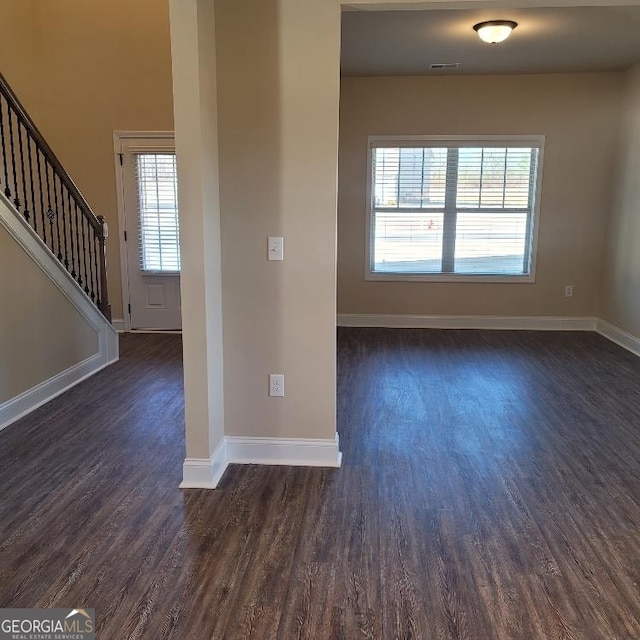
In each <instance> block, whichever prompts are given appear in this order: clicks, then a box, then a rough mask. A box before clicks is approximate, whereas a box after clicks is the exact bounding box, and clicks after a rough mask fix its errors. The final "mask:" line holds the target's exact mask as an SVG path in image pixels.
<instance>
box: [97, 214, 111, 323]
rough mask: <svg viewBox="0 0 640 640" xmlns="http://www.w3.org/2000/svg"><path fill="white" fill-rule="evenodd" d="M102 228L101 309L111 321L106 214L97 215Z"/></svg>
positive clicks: (99, 256)
mask: <svg viewBox="0 0 640 640" xmlns="http://www.w3.org/2000/svg"><path fill="white" fill-rule="evenodd" d="M97 217H98V222H99V223H100V229H99V230H98V232H97V238H98V260H99V266H100V311H102V313H103V315H104V317H105V318H106V319H107V320H109V322H111V305H110V304H109V293H108V290H107V253H106V239H107V236H108V235H109V228H108V227H107V223H106V222H105V219H104V216H97Z"/></svg>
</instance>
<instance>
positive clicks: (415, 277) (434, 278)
mask: <svg viewBox="0 0 640 640" xmlns="http://www.w3.org/2000/svg"><path fill="white" fill-rule="evenodd" d="M364 279H365V280H367V281H370V282H375V281H378V282H442V283H445V282H447V283H451V282H465V283H470V282H474V283H488V284H530V283H533V282H535V281H536V277H535V274H523V275H517V276H516V275H514V276H508V275H495V276H492V275H477V276H474V275H470V274H467V273H464V274H454V273H444V274H439V273H438V274H435V273H434V274H424V273H416V274H413V273H372V272H367V273H365V276H364Z"/></svg>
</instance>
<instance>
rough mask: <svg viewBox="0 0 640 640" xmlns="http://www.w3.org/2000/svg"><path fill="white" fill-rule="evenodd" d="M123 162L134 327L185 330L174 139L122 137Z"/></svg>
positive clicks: (130, 304)
mask: <svg viewBox="0 0 640 640" xmlns="http://www.w3.org/2000/svg"><path fill="white" fill-rule="evenodd" d="M120 164H121V171H122V192H123V204H124V218H125V234H124V239H125V248H126V256H127V260H126V265H127V278H128V285H129V286H128V289H129V303H128V305H127V306H128V312H129V316H130V320H131V328H132V329H150V330H154V329H155V330H178V329H181V327H182V318H181V309H180V235H179V225H178V196H177V178H176V156H175V148H174V142H173V139H166V138H161V139H144V138H125V139H122V140H121V143H120ZM125 302H126V301H125ZM125 311H126V310H125Z"/></svg>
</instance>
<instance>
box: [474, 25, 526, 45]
mask: <svg viewBox="0 0 640 640" xmlns="http://www.w3.org/2000/svg"><path fill="white" fill-rule="evenodd" d="M517 26H518V23H517V22H514V21H513V20H488V21H487V22H479V23H478V24H476V25H474V26H473V28H474V30H475V31H476V32H477V34H478V36H479V37H480V39H481V40H484V42H488V43H489V44H497V43H498V42H504V41H505V40H506V39H507V38H508V37H509V36H510V35H511V32H512V31H513V30H514V29H515V28H516V27H517Z"/></svg>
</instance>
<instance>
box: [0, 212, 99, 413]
mask: <svg viewBox="0 0 640 640" xmlns="http://www.w3.org/2000/svg"><path fill="white" fill-rule="evenodd" d="M0 206H3V205H2V203H0ZM0 300H2V311H1V312H0V354H2V362H1V363H0V404H1V403H3V402H5V401H7V400H10V399H11V398H14V397H15V396H17V395H19V394H20V393H22V392H24V391H27V390H28V389H30V388H32V387H34V386H35V385H37V384H39V383H40V382H44V381H45V380H48V379H49V378H51V377H52V376H54V375H56V374H57V373H60V372H61V371H64V370H65V369H68V368H69V367H71V366H73V365H75V364H77V363H79V362H82V361H83V360H85V359H86V358H88V357H89V356H91V355H93V354H96V353H98V336H97V334H96V332H95V330H94V329H92V328H91V326H90V325H89V324H88V323H87V321H86V320H85V319H84V318H83V317H82V316H81V315H80V314H79V313H78V312H77V311H76V309H75V308H74V307H73V305H72V304H71V303H70V302H69V301H68V300H67V298H66V297H65V296H64V295H63V294H62V293H61V292H60V290H59V289H57V288H56V287H55V286H54V285H53V284H52V282H51V280H50V279H49V278H48V277H47V276H46V275H45V274H44V273H43V272H42V271H41V270H40V268H39V267H38V266H37V265H36V264H35V263H34V262H33V261H32V260H31V258H29V256H27V254H26V253H25V252H24V251H23V250H22V248H21V247H20V246H19V245H18V244H17V243H16V241H15V240H14V239H13V238H12V237H11V236H10V235H9V234H8V233H7V231H6V230H5V229H4V227H2V226H0Z"/></svg>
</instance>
